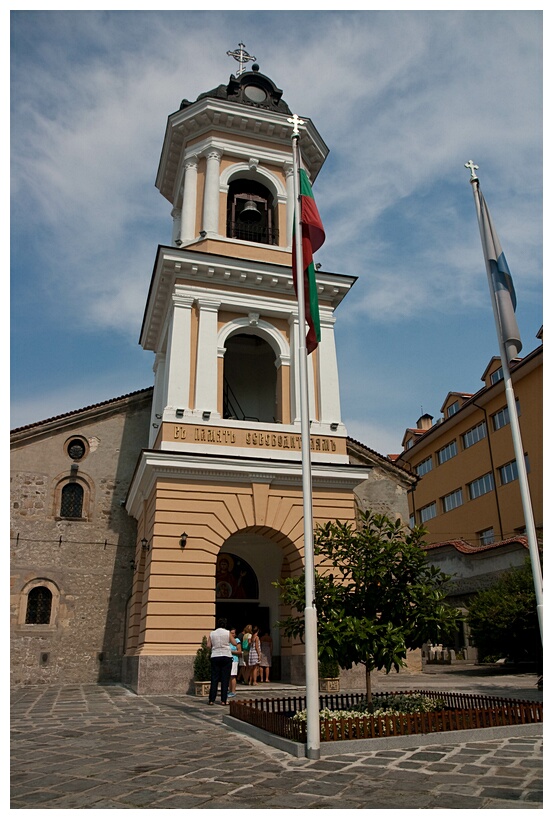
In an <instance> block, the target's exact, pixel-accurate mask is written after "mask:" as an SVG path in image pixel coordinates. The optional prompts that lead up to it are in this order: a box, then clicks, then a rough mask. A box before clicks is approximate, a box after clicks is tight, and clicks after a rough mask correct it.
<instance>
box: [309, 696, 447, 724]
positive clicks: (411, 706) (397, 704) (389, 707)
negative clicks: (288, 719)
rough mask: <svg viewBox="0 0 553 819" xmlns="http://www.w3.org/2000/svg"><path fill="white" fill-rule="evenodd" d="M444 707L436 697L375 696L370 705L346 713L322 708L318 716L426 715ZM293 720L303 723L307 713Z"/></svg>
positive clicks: (364, 704) (340, 717)
mask: <svg viewBox="0 0 553 819" xmlns="http://www.w3.org/2000/svg"><path fill="white" fill-rule="evenodd" d="M446 707H447V706H446V705H445V703H444V701H443V700H440V699H439V698H437V697H427V696H426V695H424V694H416V693H414V694H375V696H374V697H373V698H372V702H370V703H368V702H367V701H366V700H361V702H359V703H358V704H357V705H352V706H351V708H349V709H348V710H347V711H344V710H336V711H332V710H331V709H330V708H322V709H321V711H319V716H320V718H321V719H342V718H343V719H350V718H351V719H355V717H360V716H368V715H371V714H372V716H375V717H378V716H382V715H383V714H395V715H399V714H421V713H425V714H427V713H429V712H430V711H443V710H444V709H445V708H446ZM294 719H295V720H296V721H298V722H304V721H305V720H306V719H307V711H306V710H304V711H298V712H297V714H294Z"/></svg>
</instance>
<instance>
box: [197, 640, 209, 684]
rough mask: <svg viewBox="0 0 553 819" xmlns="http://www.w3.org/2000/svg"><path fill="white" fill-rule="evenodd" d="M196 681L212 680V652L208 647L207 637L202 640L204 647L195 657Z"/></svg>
mask: <svg viewBox="0 0 553 819" xmlns="http://www.w3.org/2000/svg"><path fill="white" fill-rule="evenodd" d="M194 679H195V680H196V682H207V680H210V679H211V650H210V649H209V648H208V646H207V637H203V638H202V645H201V646H200V648H199V649H198V650H197V652H196V656H195V657H194Z"/></svg>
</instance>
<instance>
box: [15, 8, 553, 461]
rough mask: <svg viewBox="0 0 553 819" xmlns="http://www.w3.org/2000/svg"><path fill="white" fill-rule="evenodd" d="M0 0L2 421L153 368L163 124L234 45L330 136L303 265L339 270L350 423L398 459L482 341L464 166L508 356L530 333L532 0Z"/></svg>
mask: <svg viewBox="0 0 553 819" xmlns="http://www.w3.org/2000/svg"><path fill="white" fill-rule="evenodd" d="M123 5H124V4H123ZM169 7H170V4H169ZM120 8H121V6H120ZM12 9H14V10H13V11H12V14H11V173H12V176H11V235H10V243H11V315H10V324H11V419H10V426H11V428H15V427H19V426H23V425H26V424H30V423H34V422H36V421H40V420H43V419H46V418H49V417H52V416H55V415H59V414H62V413H65V412H70V411H72V410H76V409H79V408H82V407H85V406H88V405H90V404H95V403H98V402H100V401H105V400H108V399H110V398H115V397H117V396H120V395H124V394H126V393H128V392H132V391H134V390H139V389H143V388H145V387H148V386H151V385H152V384H153V378H154V376H153V371H152V366H153V354H152V353H151V352H146V351H144V350H143V349H142V348H141V347H140V346H139V344H138V337H139V332H140V326H141V323H142V316H143V311H144V306H145V303H146V297H147V293H148V286H149V282H150V277H151V273H152V268H153V263H154V259H155V253H156V249H157V246H158V244H170V242H171V228H172V219H171V215H170V211H171V205H170V204H169V203H168V202H167V201H166V200H165V199H164V198H163V197H162V196H161V194H160V193H159V191H158V190H157V189H156V188H155V177H156V173H157V168H158V163H159V158H160V154H161V147H162V143H163V137H164V133H165V126H166V122H167V117H168V115H169V114H171V113H173V112H174V111H176V110H178V108H179V105H180V102H181V100H182V99H183V98H187V99H189V100H195V99H196V98H197V96H198V95H199V94H201V93H203V92H205V91H208V90H210V89H212V88H214V87H216V86H217V85H220V84H221V83H227V82H228V79H229V76H230V75H231V74H232V73H234V72H235V71H236V70H237V66H238V64H237V63H236V62H235V61H234V60H232V59H231V58H230V57H228V56H227V53H226V52H227V51H229V50H233V49H235V48H236V47H237V45H238V43H239V42H243V43H244V44H245V46H246V48H247V50H248V51H249V53H250V54H252V55H255V57H256V58H257V62H258V63H259V66H260V70H261V72H262V73H264V74H266V75H268V76H269V77H270V78H271V79H272V80H273V81H274V82H275V83H276V85H277V86H278V87H279V88H281V89H282V90H283V99H284V100H285V101H286V102H287V103H288V105H289V107H290V108H291V110H292V111H294V112H295V113H297V114H299V115H300V116H303V117H309V118H310V119H311V120H312V121H313V123H314V125H315V127H316V128H317V130H318V131H319V133H320V134H321V136H322V138H323V139H324V141H325V143H326V144H327V146H328V147H329V148H330V153H329V156H328V158H327V160H326V162H325V164H324V166H323V168H322V169H321V171H320V173H319V175H318V177H317V179H316V182H315V184H314V195H315V198H316V201H317V205H318V208H319V211H320V214H321V217H322V221H323V224H324V227H325V231H326V242H325V244H324V245H323V247H322V248H321V249H320V251H319V252H318V253H317V256H316V259H315V261H317V262H319V263H321V265H322V269H323V270H325V271H331V272H334V273H341V274H346V275H353V276H357V277H358V280H357V282H356V284H355V286H354V288H353V289H352V291H351V292H350V294H349V295H348V296H347V297H346V298H345V299H344V301H343V302H342V303H341V305H340V306H339V307H338V309H337V311H336V318H337V322H336V342H337V347H338V365H339V372H340V389H341V401H342V417H343V420H344V423H345V424H346V427H347V431H348V434H349V435H350V436H351V437H353V438H355V439H356V440H358V441H361V442H362V443H364V444H366V445H367V446H369V447H371V448H372V449H374V450H376V451H378V452H380V453H382V454H388V453H398V452H400V451H401V441H402V438H403V435H404V432H405V429H406V428H407V427H412V426H415V423H416V420H417V419H418V417H419V416H420V415H421V414H422V413H428V414H430V415H432V416H433V417H434V419H435V420H437V419H438V417H439V416H440V408H441V406H442V403H443V401H444V399H445V397H446V395H447V394H448V392H450V391H459V392H468V393H473V392H477V391H478V390H479V389H480V388H481V387H482V386H483V383H482V381H481V376H482V374H483V372H484V370H485V368H486V366H487V364H488V362H489V360H490V359H491V357H492V356H496V355H498V343H497V336H496V331H495V324H494V320H493V314H492V308H491V303H490V298H489V291H488V285H487V280H486V274H485V268H484V261H483V256H482V247H481V244H480V237H479V232H478V226H477V222H476V214H475V208H474V201H473V195H472V188H471V185H470V183H469V177H470V174H469V171H468V170H467V169H466V168H465V167H464V164H465V162H467V161H468V160H471V159H472V160H473V161H474V162H476V163H477V165H478V166H479V172H478V176H479V178H480V183H481V189H482V191H483V193H484V196H485V197H486V201H487V203H488V207H489V209H490V211H491V215H492V218H493V221H494V224H495V228H496V230H497V233H498V234H499V237H500V239H501V244H502V246H503V250H504V252H505V255H506V258H507V261H508V263H509V267H510V270H511V274H512V276H513V281H514V285H515V289H516V293H517V301H518V306H517V320H518V325H519V329H520V333H521V338H522V342H523V349H522V353H521V355H526V354H528V353H529V352H531V351H532V350H533V349H535V347H537V346H538V345H539V340H538V339H537V338H536V333H537V332H538V330H539V329H540V327H541V324H542V301H543V300H542V194H543V183H542V180H543V167H542V133H543V131H542V127H543V126H542V13H541V11H539V10H529V11H506V10H496V11H494V10H488V11H475V10H467V11H463V10H458V11H452V10H447V9H445V8H444V9H440V10H436V11H432V10H426V11H419V10H411V11H403V10H400V9H398V10H394V11H373V10H371V9H370V8H368V7H364V8H363V9H362V10H357V11H354V10H352V11H336V10H330V11H309V10H299V11H288V10H279V11H270V10H269V11H246V12H243V11H238V10H234V11H233V10H231V11H219V10H205V11H194V10H191V11H182V10H179V11H171V10H170V8H168V10H165V11H134V10H129V11H125V10H120V11H113V12H111V11H109V10H103V11H95V10H90V11H79V10H73V11H28V10H16V9H17V7H16V5H15V4H12Z"/></svg>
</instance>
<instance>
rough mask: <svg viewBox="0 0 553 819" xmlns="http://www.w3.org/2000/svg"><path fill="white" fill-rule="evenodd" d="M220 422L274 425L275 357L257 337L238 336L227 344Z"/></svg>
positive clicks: (228, 340) (272, 351) (262, 340)
mask: <svg viewBox="0 0 553 819" xmlns="http://www.w3.org/2000/svg"><path fill="white" fill-rule="evenodd" d="M225 346H226V352H225V358H224V362H225V364H224V389H223V418H235V419H237V420H238V421H264V422H270V423H274V422H276V421H277V418H276V417H275V416H276V405H277V404H276V401H277V394H276V391H277V371H276V367H275V353H274V350H273V349H272V347H271V346H270V345H269V344H268V343H267V342H266V341H265V340H264V339H263V338H261V337H260V336H257V335H253V334H247V333H238V334H237V335H234V336H231V337H230V338H229V339H227V342H226V345H225Z"/></svg>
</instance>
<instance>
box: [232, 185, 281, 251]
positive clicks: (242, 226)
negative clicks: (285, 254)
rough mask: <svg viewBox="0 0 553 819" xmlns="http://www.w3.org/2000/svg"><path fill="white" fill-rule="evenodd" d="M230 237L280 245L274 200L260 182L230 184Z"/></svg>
mask: <svg viewBox="0 0 553 819" xmlns="http://www.w3.org/2000/svg"><path fill="white" fill-rule="evenodd" d="M227 236H228V237H230V238H231V239H241V240H242V241H245V242H260V243H261V244H266V245H278V230H277V224H276V209H275V206H274V198H273V195H272V193H271V192H270V191H269V190H268V189H267V188H266V187H265V186H264V185H262V184H261V183H260V182H254V181H253V180H252V179H235V180H233V181H232V182H231V183H230V185H229V190H228V197H227Z"/></svg>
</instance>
